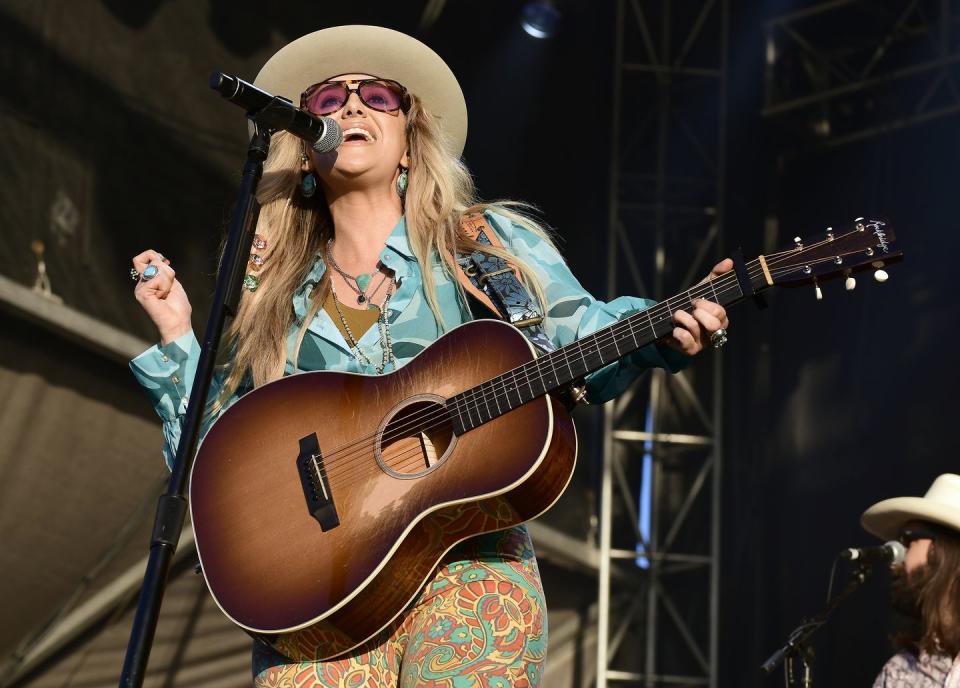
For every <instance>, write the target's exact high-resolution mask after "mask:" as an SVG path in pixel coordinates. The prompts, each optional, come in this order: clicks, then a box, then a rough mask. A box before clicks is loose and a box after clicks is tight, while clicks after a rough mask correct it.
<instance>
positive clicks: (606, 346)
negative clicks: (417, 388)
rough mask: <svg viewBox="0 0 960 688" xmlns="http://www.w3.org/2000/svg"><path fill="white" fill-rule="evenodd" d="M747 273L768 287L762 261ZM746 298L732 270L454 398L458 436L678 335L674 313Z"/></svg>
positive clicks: (451, 405) (758, 284) (754, 283)
mask: <svg viewBox="0 0 960 688" xmlns="http://www.w3.org/2000/svg"><path fill="white" fill-rule="evenodd" d="M746 268H747V275H748V276H749V279H750V282H751V285H752V287H753V289H754V291H760V290H762V289H764V288H766V287H767V286H768V283H767V281H766V279H765V278H764V271H763V266H762V265H761V258H755V259H754V260H752V261H749V262H748V263H747V264H746ZM743 298H744V294H743V291H742V290H741V288H740V283H739V282H738V281H737V278H736V275H735V274H734V272H733V271H730V272H728V273H726V274H724V275H722V276H720V277H718V278H715V279H713V280H710V281H708V282H704V283H702V284H698V285H695V286H693V287H690V288H689V289H687V290H685V291H682V292H680V293H679V294H677V295H675V296H671V297H670V298H669V299H666V300H665V301H661V302H659V303H657V304H654V305H653V306H651V307H649V308H647V309H644V310H642V311H637V312H636V313H633V314H631V315H629V316H628V317H626V318H624V319H622V320H618V321H617V322H615V323H613V324H611V325H609V326H607V327H605V328H603V329H601V330H598V331H596V332H594V333H593V334H590V335H587V336H586V337H583V338H582V339H578V340H577V341H575V342H572V343H571V344H568V345H567V346H564V347H562V348H560V349H557V350H556V351H553V352H551V353H548V354H545V355H543V356H540V357H539V358H536V359H534V360H532V361H530V362H529V363H526V364H524V365H522V366H519V367H517V368H514V369H513V370H509V371H507V372H506V373H503V374H501V375H498V376H497V377H495V378H493V379H491V380H488V381H486V382H484V383H482V384H480V385H477V386H475V387H471V388H470V389H466V390H464V391H463V392H460V393H459V394H456V395H454V396H452V397H450V398H449V399H448V400H447V403H446V405H447V408H448V410H449V411H450V415H451V417H452V418H453V422H454V429H455V432H456V433H457V434H458V435H460V434H463V433H464V432H467V431H469V430H472V429H473V428H475V427H478V426H479V425H482V424H483V423H487V422H489V421H490V420H492V419H494V418H496V417H498V416H501V415H503V414H504V413H507V412H508V411H511V410H513V409H515V408H517V407H519V406H521V405H522V404H526V403H527V402H529V401H531V400H533V399H536V398H537V397H541V396H543V395H544V394H549V393H550V392H554V391H557V390H559V389H561V388H563V387H565V386H566V385H569V384H570V383H571V382H573V381H575V380H579V379H580V378H582V377H584V376H585V375H588V374H590V373H592V372H594V371H595V370H599V369H600V368H602V367H604V366H605V365H608V364H610V363H613V362H614V361H617V360H619V359H620V358H622V357H624V356H626V355H628V354H630V353H632V352H634V351H636V350H637V349H640V348H642V347H644V346H647V345H648V344H652V343H653V342H655V341H657V340H658V339H660V338H662V337H664V336H666V335H668V334H670V333H671V332H672V331H673V328H674V327H675V323H674V321H673V314H674V313H675V312H676V311H678V310H686V311H690V310H692V308H693V306H692V303H693V302H694V301H696V300H698V299H707V300H709V301H713V302H715V303H719V304H720V305H722V306H730V305H732V304H734V303H737V302H738V301H740V300H742V299H743Z"/></svg>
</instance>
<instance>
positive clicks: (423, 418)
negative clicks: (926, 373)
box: [325, 241, 859, 478]
mask: <svg viewBox="0 0 960 688" xmlns="http://www.w3.org/2000/svg"><path fill="white" fill-rule="evenodd" d="M825 243H829V242H828V241H824V242H820V244H815V245H813V246H810V247H807V249H805V250H809V249H812V248H815V247H817V246H818V245H823V244H825ZM799 252H800V251H798V250H797V249H793V250H790V251H784V252H781V253H780V254H773V255H784V256H786V255H790V256H796V255H798V254H799ZM858 252H859V251H854V252H847V253H843V254H837V255H850V254H852V253H858ZM831 260H834V257H833V255H831V256H829V257H825V258H821V259H817V260H811V261H804V263H805V264H807V265H813V264H817V263H822V262H827V261H831ZM753 262H757V263H758V264H759V261H758V260H756V261H751V263H753ZM782 262H783V260H773V261H768V267H769V266H770V265H771V264H773V265H777V264H779V263H782ZM795 269H796V266H791V267H789V268H787V269H780V270H776V272H777V274H778V276H779V275H780V274H783V273H785V272H790V271H792V270H795ZM761 272H762V268H761V270H760V271H756V270H754V271H753V274H752V276H753V277H757V276H759V274H761ZM722 281H726V282H727V283H728V284H730V283H731V282H732V278H730V279H727V280H721V279H714V280H710V281H709V282H705V283H702V284H701V285H696V287H693V288H691V289H689V290H687V294H688V296H689V293H690V292H693V291H695V290H696V289H697V288H698V287H699V288H701V290H702V291H704V292H705V293H706V292H707V290H706V289H704V287H712V286H715V285H711V284H710V282H715V283H717V284H721V282H722ZM730 286H733V285H732V284H731V285H730ZM736 286H737V287H739V283H738V284H737V285H736ZM721 291H723V292H724V293H726V292H727V291H729V286H728V287H726V288H723V287H721ZM678 296H679V295H678ZM677 298H678V297H676V296H675V297H671V298H670V299H668V300H667V301H665V302H661V304H660V305H667V304H670V303H671V302H673V301H676V300H677ZM688 300H689V299H688ZM654 309H655V307H651V308H650V309H647V310H654ZM668 310H669V309H668ZM661 311H662V309H661ZM641 312H642V311H641ZM663 321H664V318H660V319H659V320H658V324H659V323H662V322H663ZM625 322H626V321H621V322H620V323H615V324H614V327H612V328H611V330H617V331H619V333H621V334H622V333H623V330H625V329H630V330H631V334H632V335H635V333H634V332H633V330H634V328H633V323H630V324H629V326H628V327H616V326H617V325H621V324H624V323H625ZM634 338H635V337H634ZM606 339H607V340H608V341H607V342H605V343H603V344H600V341H601V340H598V342H597V348H596V352H595V353H594V354H588V355H590V357H591V358H596V357H599V359H600V363H601V364H602V363H603V356H602V354H601V352H600V349H601V347H606V346H609V341H610V340H615V339H616V336H607V337H606ZM614 343H615V342H614ZM635 348H639V347H635ZM581 358H583V360H584V361H586V359H585V358H584V354H583V352H582V351H581ZM545 359H546V357H542V358H541V359H536V360H535V361H530V362H528V363H527V364H524V365H522V366H519V367H518V368H517V369H514V371H508V373H514V375H513V377H514V378H515V379H514V380H510V382H512V383H513V384H514V385H515V386H517V387H518V386H519V385H521V384H523V381H522V380H520V379H519V376H518V375H517V372H518V371H523V372H524V377H525V378H527V379H526V382H527V383H529V382H530V380H531V379H532V377H531V375H530V374H529V373H530V372H536V373H537V374H538V376H539V377H540V378H541V379H542V378H543V371H542V365H540V364H541V363H542V362H543V361H544V360H545ZM530 363H534V364H536V366H535V367H536V368H537V370H536V371H527V370H524V367H525V366H527V365H529V364H530ZM505 375H506V373H505V374H502V375H501V376H498V377H502V376H505ZM494 380H496V378H494ZM507 381H508V380H507V379H504V380H501V381H500V383H499V384H501V386H503V387H504V388H505V386H506V382H507ZM490 382H491V381H488V382H486V383H482V384H481V385H480V386H483V385H489V383H490ZM531 391H532V390H531ZM497 394H498V392H497V391H496V390H492V391H491V392H490V393H484V395H483V398H482V399H479V400H478V399H477V398H476V395H473V396H472V397H466V398H464V400H463V401H462V402H459V403H458V404H457V405H456V406H455V408H458V409H462V408H464V407H466V409H467V411H468V414H469V413H470V412H471V410H472V411H476V414H477V417H478V418H479V419H480V420H481V423H482V422H484V421H483V416H482V413H481V411H480V403H484V404H485V405H487V407H488V413H487V415H488V416H490V418H488V420H492V418H493V414H492V412H491V411H490V408H489V398H490V397H491V395H492V396H493V397H496V396H497ZM535 396H539V395H535ZM518 398H519V399H520V401H521V403H526V402H525V401H523V400H522V397H521V396H520V395H519V393H518ZM507 400H508V401H509V398H507ZM527 401H529V400H527ZM447 410H448V408H447V407H446V406H443V407H441V408H438V409H432V410H430V411H428V412H426V413H428V414H430V415H424V414H420V415H414V416H411V418H409V419H407V421H406V423H405V425H406V426H407V427H406V428H404V427H403V424H401V425H400V426H397V427H395V428H391V431H392V434H391V433H388V434H386V435H384V440H386V441H393V440H396V439H399V438H400V437H402V436H403V435H405V434H407V431H408V430H409V428H410V427H415V426H418V425H419V426H420V428H421V430H429V429H432V428H434V427H437V425H438V424H433V425H427V423H430V422H431V421H433V420H437V419H439V421H440V423H439V424H443V423H447V422H452V419H451V417H450V416H449V415H448V414H447V412H446V411H447ZM511 410H512V409H511ZM461 421H462V418H461ZM470 421H471V424H472V423H473V420H472V418H470ZM375 436H376V434H372V435H369V436H366V437H362V438H358V439H357V440H355V441H354V442H353V443H352V444H359V443H361V442H364V441H365V440H368V439H373V438H374V437H375ZM350 444H351V443H347V444H345V445H343V449H345V448H346V447H348V446H350ZM369 448H370V445H369V443H365V444H364V446H363V447H360V448H359V449H360V450H361V456H359V457H358V458H363V457H369ZM343 449H339V450H334V451H333V452H331V453H330V455H329V456H328V458H329V459H330V460H331V466H330V468H329V469H328V470H329V471H330V475H331V476H332V475H334V473H333V471H334V465H333V464H334V462H333V459H339V460H338V461H336V464H335V466H336V467H341V468H347V465H346V464H348V463H352V461H349V459H350V458H352V457H350V456H348V455H347V456H345V455H343V453H344V452H343ZM410 451H414V452H417V453H419V452H420V450H419V449H414V450H410ZM353 453H354V452H350V454H353ZM400 456H402V455H400ZM325 463H326V462H325ZM337 475H338V477H340V478H342V477H343V475H345V473H344V471H342V470H341V471H339V472H338V474H337Z"/></svg>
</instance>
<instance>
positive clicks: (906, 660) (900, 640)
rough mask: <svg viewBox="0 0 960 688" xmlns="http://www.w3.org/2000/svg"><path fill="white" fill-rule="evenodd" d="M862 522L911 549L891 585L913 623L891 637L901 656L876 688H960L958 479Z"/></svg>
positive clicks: (945, 478) (944, 478)
mask: <svg viewBox="0 0 960 688" xmlns="http://www.w3.org/2000/svg"><path fill="white" fill-rule="evenodd" d="M860 522H861V524H862V525H863V527H864V529H865V530H866V531H867V532H868V533H871V534H873V535H876V536H877V537H879V538H881V539H883V540H894V539H899V540H900V542H901V543H903V545H904V546H906V547H907V551H906V555H905V557H904V561H903V563H902V564H900V565H897V566H896V567H894V570H893V580H892V583H891V603H892V605H893V607H894V609H895V610H896V611H897V612H899V613H900V614H901V615H903V617H904V618H905V619H906V621H907V625H906V627H904V628H903V629H902V630H901V631H899V632H897V633H895V634H894V635H893V641H894V645H895V646H896V647H897V649H898V652H897V654H896V655H894V656H893V657H891V658H890V659H889V660H888V661H887V663H886V664H885V665H884V666H883V669H882V670H881V671H880V674H879V675H878V676H877V678H876V681H875V682H874V684H873V685H874V688H934V687H935V686H936V687H938V688H939V687H942V686H947V687H948V688H960V475H955V474H952V473H945V474H943V475H941V476H939V477H938V478H937V479H936V480H934V482H933V485H931V486H930V489H929V490H927V493H926V494H925V495H924V496H923V497H896V498H893V499H885V500H883V501H882V502H878V503H877V504H874V505H873V506H871V507H870V508H869V509H867V510H866V511H865V512H864V513H863V516H862V517H861V519H860Z"/></svg>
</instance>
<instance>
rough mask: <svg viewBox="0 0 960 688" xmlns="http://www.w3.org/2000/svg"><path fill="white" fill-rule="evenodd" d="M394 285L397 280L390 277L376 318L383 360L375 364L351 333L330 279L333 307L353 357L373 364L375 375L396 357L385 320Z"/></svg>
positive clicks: (369, 364) (370, 364)
mask: <svg viewBox="0 0 960 688" xmlns="http://www.w3.org/2000/svg"><path fill="white" fill-rule="evenodd" d="M384 279H386V275H384ZM396 286H397V281H396V280H395V279H394V278H393V277H391V278H390V284H389V285H388V286H387V294H386V296H385V297H384V299H383V304H382V305H381V306H380V316H379V317H378V318H377V328H378V329H379V330H380V345H381V346H382V347H383V360H382V361H381V363H380V365H379V366H377V365H374V364H373V362H372V361H371V360H370V357H369V356H367V355H366V354H365V353H363V350H362V349H361V348H360V344H359V343H358V342H357V338H356V337H355V336H354V335H353V331H352V330H351V329H350V325H348V324H347V319H346V318H345V317H344V315H343V310H342V309H341V308H340V299H338V298H337V289H336V287H335V286H334V285H333V280H332V279H331V280H330V294H331V296H333V307H334V308H336V309H337V315H338V316H339V317H340V324H341V325H343V331H344V332H346V333H347V343H348V344H349V345H350V349H351V352H352V353H353V357H354V358H356V359H357V360H358V361H360V362H361V363H363V364H365V365H368V366H373V369H374V370H375V371H376V372H377V375H380V374H382V373H383V371H384V369H385V368H386V367H387V364H388V363H391V362H393V363H396V358H394V356H393V340H392V339H391V338H390V323H389V322H387V311H388V310H389V309H390V299H391V298H392V297H393V292H394V289H395V288H396ZM377 289H379V287H377ZM371 296H372V294H371Z"/></svg>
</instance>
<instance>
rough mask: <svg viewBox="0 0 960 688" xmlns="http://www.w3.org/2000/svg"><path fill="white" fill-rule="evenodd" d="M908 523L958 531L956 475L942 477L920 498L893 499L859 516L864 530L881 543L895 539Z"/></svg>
mask: <svg viewBox="0 0 960 688" xmlns="http://www.w3.org/2000/svg"><path fill="white" fill-rule="evenodd" d="M910 521H927V522H928V523H936V524H939V525H942V526H946V527H948V528H951V529H953V530H956V531H960V475H955V474H953V473H944V474H943V475H941V476H939V477H938V478H937V479H936V480H934V481H933V485H931V486H930V489H929V490H927V494H925V495H924V496H923V497H895V498H893V499H885V500H883V501H882V502H877V503H876V504H874V505H873V506H872V507H870V508H869V509H867V510H866V511H864V512H863V516H861V517H860V524H861V525H862V526H863V528H864V530H866V531H867V532H868V533H871V534H872V535H876V536H877V537H879V538H882V539H884V540H892V539H894V538H896V537H897V535H898V534H899V533H900V531H901V530H903V527H904V526H905V525H906V524H907V523H908V522H910Z"/></svg>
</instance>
